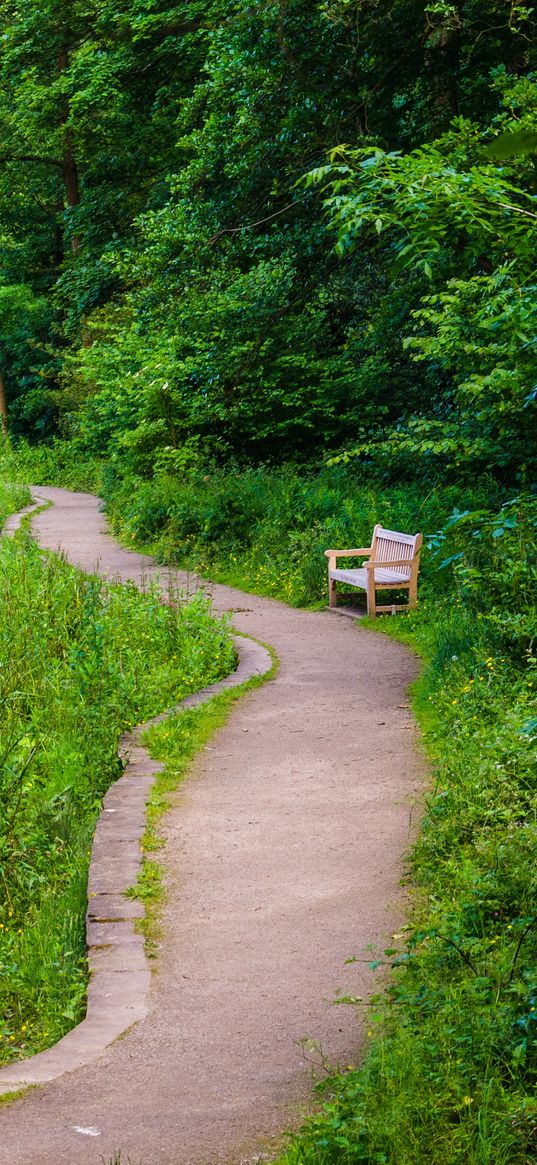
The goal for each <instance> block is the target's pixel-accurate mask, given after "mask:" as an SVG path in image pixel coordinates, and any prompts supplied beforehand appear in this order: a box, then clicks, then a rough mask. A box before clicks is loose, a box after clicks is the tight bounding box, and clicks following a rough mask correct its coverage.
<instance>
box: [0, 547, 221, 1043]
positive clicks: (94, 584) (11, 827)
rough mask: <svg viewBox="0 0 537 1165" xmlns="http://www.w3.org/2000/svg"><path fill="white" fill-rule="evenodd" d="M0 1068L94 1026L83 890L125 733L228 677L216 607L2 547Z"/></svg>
mask: <svg viewBox="0 0 537 1165" xmlns="http://www.w3.org/2000/svg"><path fill="white" fill-rule="evenodd" d="M0 574H1V583H0V702H1V709H2V715H1V720H0V1060H1V1061H4V1062H5V1061H7V1060H9V1059H11V1058H13V1057H17V1056H24V1055H27V1054H29V1053H31V1052H34V1051H38V1050H40V1049H42V1048H44V1047H47V1046H49V1045H50V1044H51V1043H53V1042H54V1041H55V1040H57V1039H58V1038H60V1036H61V1035H63V1034H64V1033H65V1032H66V1031H67V1030H69V1028H71V1027H72V1026H73V1024H74V1023H76V1022H77V1021H78V1020H79V1019H80V1018H81V1017H82V1016H83V1013H84V1001H85V982H86V967H85V927H84V918H85V910H86V879H87V868H88V859H89V854H90V847H91V841H92V835H93V830H94V826H95V821H96V818H97V816H98V813H99V810H100V805H101V800H102V796H103V794H104V792H105V791H106V789H107V788H108V786H109V785H110V784H111V783H112V782H113V781H114V780H115V779H116V778H117V777H118V776H119V775H120V767H119V763H118V759H117V751H116V749H117V744H118V740H119V737H120V735H121V733H122V732H123V731H124V730H125V729H126V728H127V727H129V726H131V725H132V724H134V723H138V722H141V721H143V720H145V719H147V718H148V717H150V716H152V715H154V714H156V713H157V712H159V711H161V710H162V709H164V708H166V707H168V706H170V705H171V704H173V703H175V702H176V701H177V700H179V699H181V698H182V697H183V696H184V695H186V694H188V693H189V692H191V691H195V690H197V689H199V688H201V687H203V686H204V685H205V684H208V683H211V682H213V681H214V680H216V679H217V678H219V677H220V676H221V675H222V674H225V673H227V672H229V671H230V670H231V669H232V667H233V663H234V651H233V645H232V641H231V637H230V634H229V630H228V628H227V626H226V625H225V624H223V623H222V622H221V621H219V622H217V621H216V620H214V619H213V618H212V617H211V616H210V612H209V609H208V605H207V602H206V600H204V599H203V598H202V597H196V598H195V599H193V600H192V601H191V602H190V603H188V604H187V605H183V604H182V603H180V602H177V603H175V604H174V605H172V606H171V607H168V606H165V605H163V603H162V602H161V600H160V598H159V595H158V593H157V592H156V590H151V591H150V592H149V593H147V594H144V595H140V594H139V592H138V591H137V590H136V588H135V587H134V585H126V586H119V585H108V584H107V585H105V584H104V582H103V581H101V580H100V579H98V578H95V577H87V576H85V575H83V574H81V573H80V572H79V571H77V570H74V569H73V568H71V567H70V566H68V565H67V564H66V563H65V562H63V561H61V560H59V559H58V558H56V557H53V556H47V557H44V556H43V555H42V554H41V553H40V552H39V551H38V549H37V548H36V546H35V545H34V544H33V543H32V542H31V541H30V540H29V539H28V538H27V537H26V536H25V535H18V536H17V537H16V538H15V539H13V540H10V541H8V540H6V541H5V542H3V543H1V544H0Z"/></svg>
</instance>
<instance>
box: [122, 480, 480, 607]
mask: <svg viewBox="0 0 537 1165" xmlns="http://www.w3.org/2000/svg"><path fill="white" fill-rule="evenodd" d="M103 486H104V491H105V497H106V499H107V508H108V513H109V515H110V518H111V521H112V526H113V528H114V531H115V533H116V534H118V535H119V536H120V537H121V538H122V539H123V540H124V541H125V543H126V544H127V545H138V544H142V545H143V544H150V545H151V548H152V552H153V553H154V554H155V555H156V556H157V559H159V560H160V561H161V562H165V563H180V564H181V565H182V566H187V567H189V568H190V569H193V570H197V571H199V572H200V573H202V574H210V576H211V577H212V578H214V579H216V580H217V581H220V582H226V583H229V584H231V585H242V586H243V587H244V588H245V589H246V590H249V591H254V592H256V593H259V594H265V595H269V596H273V597H275V598H280V599H283V600H284V601H285V602H287V603H289V604H290V605H292V606H303V605H307V604H310V605H311V604H313V605H318V604H319V603H320V602H323V603H324V601H325V591H326V559H325V557H324V550H325V549H326V548H327V547H330V546H334V547H338V546H339V547H345V546H352V545H354V546H356V545H360V546H362V545H364V546H367V545H369V542H370V540H371V533H372V530H373V527H374V525H375V523H376V522H382V523H383V524H384V525H385V526H388V527H389V528H392V529H396V530H412V531H413V530H425V531H433V530H436V529H437V528H438V526H440V525H441V523H442V522H443V520H444V519H445V517H446V514H447V513H449V511H450V510H451V509H452V508H453V507H454V506H455V505H458V506H459V508H463V506H464V507H470V508H472V509H475V508H476V507H477V506H479V505H482V504H485V498H486V497H487V489H488V491H489V494H490V492H491V490H492V487H490V485H487V484H486V483H483V484H481V485H477V486H476V487H474V488H473V489H466V490H465V491H464V492H462V493H461V490H460V489H458V488H456V487H454V486H453V487H450V488H446V489H443V490H440V489H434V490H430V489H426V488H425V487H423V486H420V487H418V486H411V485H408V484H404V485H400V486H389V487H388V486H384V487H383V486H381V485H379V484H376V485H370V486H366V485H363V484H362V485H357V483H356V480H355V475H354V473H351V471H350V470H349V469H347V468H346V467H344V466H332V467H325V468H323V469H321V470H319V471H317V472H311V473H309V474H308V473H305V472H304V471H302V472H301V473H299V472H298V471H297V470H296V469H295V468H294V467H293V466H287V467H284V468H283V469H265V468H263V467H259V468H255V469H241V470H237V471H233V469H229V468H227V469H213V470H212V471H210V472H207V473H205V472H204V471H203V467H202V466H201V467H200V466H198V465H194V466H193V467H191V468H189V467H188V466H187V467H185V470H184V472H183V473H182V474H181V475H180V476H177V475H175V476H174V475H173V474H170V473H169V472H168V471H167V470H162V471H159V472H157V474H156V476H155V477H154V479H152V480H151V481H145V480H141V479H133V478H128V479H126V480H124V481H123V480H121V479H117V478H116V477H115V476H114V474H113V472H112V470H110V469H109V470H107V471H106V472H105V474H104V478H103ZM492 493H494V491H493V490H492ZM428 565H429V564H428V563H427V561H424V569H423V572H422V586H425V588H427V585H428V582H429V575H430V572H429V569H428ZM441 585H443V583H441ZM435 587H436V589H438V580H435ZM355 594H356V592H355Z"/></svg>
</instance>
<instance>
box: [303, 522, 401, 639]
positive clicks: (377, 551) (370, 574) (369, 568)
mask: <svg viewBox="0 0 537 1165" xmlns="http://www.w3.org/2000/svg"><path fill="white" fill-rule="evenodd" d="M421 543H422V536H421V534H400V533H398V531H397V530H385V529H384V527H383V526H375V529H374V530H373V538H372V540H371V546H368V547H367V549H364V548H363V547H361V548H359V549H357V550H325V554H326V557H327V558H328V594H329V600H328V601H329V606H330V607H336V606H337V591H336V587H337V584H338V582H343V583H348V584H349V585H350V586H351V587H359V588H360V590H362V591H365V592H366V594H367V613H368V615H369V616H370V617H371V618H372V619H374V618H375V616H376V615H377V614H378V612H379V611H380V612H384V611H389V612H391V613H392V614H394V613H395V611H405V610H406V609H407V607H415V606H416V603H417V601H418V571H419V565H420V551H421ZM337 558H367V562H365V563H364V565H363V566H362V567H360V568H359V569H357V570H354V569H353V570H338V569H337V565H336V559H337ZM403 589H404V590H407V591H408V603H405V604H396V603H392V604H390V605H388V606H379V605H378V604H377V602H376V593H375V592H376V591H377V590H382V591H386V590H403Z"/></svg>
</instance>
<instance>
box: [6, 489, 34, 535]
mask: <svg viewBox="0 0 537 1165" xmlns="http://www.w3.org/2000/svg"><path fill="white" fill-rule="evenodd" d="M31 500H32V499H31V495H30V490H29V489H28V486H26V485H7V483H6V482H3V481H0V529H1V528H2V526H3V524H4V521H5V519H6V518H7V517H8V515H9V514H15V513H16V512H17V510H22V509H23V507H24V506H26V505H29V503H30V502H31Z"/></svg>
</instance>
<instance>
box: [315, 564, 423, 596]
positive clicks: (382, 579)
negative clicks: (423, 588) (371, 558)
mask: <svg viewBox="0 0 537 1165" xmlns="http://www.w3.org/2000/svg"><path fill="white" fill-rule="evenodd" d="M373 574H374V577H375V586H377V587H379V588H380V587H382V585H383V584H384V586H389V587H395V586H404V587H407V586H408V571H406V572H405V571H397V570H383V568H382V567H380V566H375V567H374V568H373ZM367 575H368V572H367V570H366V569H365V567H358V569H357V570H331V571H330V578H335V579H337V581H338V582H343V583H349V585H350V586H351V587H360V588H361V590H364V591H366V590H367Z"/></svg>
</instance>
